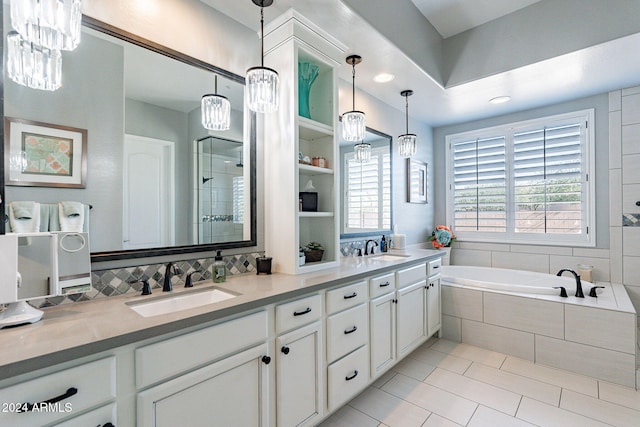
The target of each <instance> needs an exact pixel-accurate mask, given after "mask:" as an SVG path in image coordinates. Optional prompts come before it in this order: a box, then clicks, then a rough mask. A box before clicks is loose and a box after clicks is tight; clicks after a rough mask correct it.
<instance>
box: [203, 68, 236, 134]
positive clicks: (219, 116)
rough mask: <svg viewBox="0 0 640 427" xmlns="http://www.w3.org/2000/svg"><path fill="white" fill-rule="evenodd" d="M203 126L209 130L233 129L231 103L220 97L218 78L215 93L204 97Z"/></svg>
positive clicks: (216, 78) (216, 77)
mask: <svg viewBox="0 0 640 427" xmlns="http://www.w3.org/2000/svg"><path fill="white" fill-rule="evenodd" d="M200 107H201V108H200V109H201V110H202V126H204V128H205V129H209V130H229V128H230V127H231V103H229V100H228V99H227V98H226V97H224V96H222V95H218V76H217V75H216V76H215V93H213V94H207V95H204V96H203V97H202V102H201V103H200Z"/></svg>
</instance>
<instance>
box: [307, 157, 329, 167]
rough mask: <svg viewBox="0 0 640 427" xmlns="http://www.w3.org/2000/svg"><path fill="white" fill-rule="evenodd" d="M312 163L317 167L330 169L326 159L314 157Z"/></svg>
mask: <svg viewBox="0 0 640 427" xmlns="http://www.w3.org/2000/svg"><path fill="white" fill-rule="evenodd" d="M311 162H312V165H313V166H317V167H319V168H326V167H328V165H327V159H325V158H324V157H314V158H313V159H312V161H311Z"/></svg>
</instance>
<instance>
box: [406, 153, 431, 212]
mask: <svg viewBox="0 0 640 427" xmlns="http://www.w3.org/2000/svg"><path fill="white" fill-rule="evenodd" d="M407 202H409V203H427V164H426V163H423V162H419V161H417V160H412V159H410V158H409V159H407Z"/></svg>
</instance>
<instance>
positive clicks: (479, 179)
mask: <svg viewBox="0 0 640 427" xmlns="http://www.w3.org/2000/svg"><path fill="white" fill-rule="evenodd" d="M593 114H594V113H593V110H588V111H580V112H575V113H569V114H563V115H558V116H553V117H546V118H542V119H536V120H529V121H526V122H519V123H512V124H509V125H504V126H499V127H494V128H490V129H481V130H477V131H472V132H465V133H463V134H456V135H449V136H447V138H446V140H447V146H448V153H447V169H448V170H447V188H448V192H447V218H448V223H449V224H451V225H452V226H453V227H454V230H455V232H456V235H457V236H458V238H459V239H460V240H470V241H489V242H513V243H544V244H552V245H553V244H566V245H576V246H592V245H594V243H595V241H594V239H593V236H594V235H595V233H594V230H593V227H591V226H590V221H592V218H594V206H593V203H592V201H593V200H595V198H594V195H593V191H594V188H593V187H594V186H593V185H592V179H590V177H592V176H593V168H594V166H593V158H592V157H593V156H592V154H591V153H593Z"/></svg>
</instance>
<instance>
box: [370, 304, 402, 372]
mask: <svg viewBox="0 0 640 427" xmlns="http://www.w3.org/2000/svg"><path fill="white" fill-rule="evenodd" d="M395 298H396V293H395V292H391V293H388V294H386V295H382V296H380V297H378V298H376V299H373V300H371V302H370V303H369V310H370V316H371V378H375V377H377V376H378V375H379V374H381V373H382V372H384V371H386V370H387V368H388V367H389V366H391V365H392V364H393V363H394V361H395V360H396V307H395V306H396V304H395V302H396V299H395Z"/></svg>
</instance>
